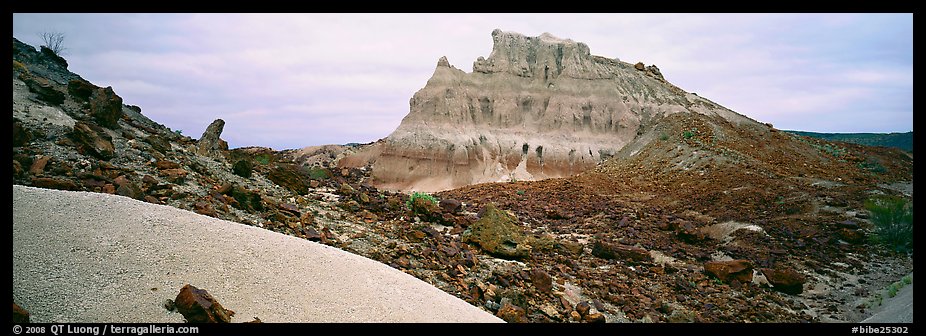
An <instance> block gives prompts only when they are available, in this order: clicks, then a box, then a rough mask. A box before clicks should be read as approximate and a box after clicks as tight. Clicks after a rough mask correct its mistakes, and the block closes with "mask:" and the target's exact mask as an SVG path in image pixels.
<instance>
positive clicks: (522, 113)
mask: <svg viewBox="0 0 926 336" xmlns="http://www.w3.org/2000/svg"><path fill="white" fill-rule="evenodd" d="M492 38H493V41H494V46H493V50H492V53H491V54H490V55H489V57H488V58H487V59H484V58H482V57H480V58H479V59H478V60H476V62H475V63H474V64H473V72H472V73H466V72H464V71H462V70H459V69H457V68H455V67H453V66H452V65H450V63H449V62H448V61H447V59H446V58H441V59H440V60H439V61H438V63H437V68H436V69H435V70H434V74H433V76H432V77H431V79H430V80H428V83H427V85H425V87H424V88H422V89H421V90H419V91H418V92H417V93H415V95H414V96H413V97H412V98H411V100H410V102H409V105H410V112H409V114H408V115H407V116H406V117H405V118H404V119H403V120H402V123H401V125H399V127H398V128H397V129H396V130H395V131H394V132H393V133H392V134H391V135H389V136H388V137H387V138H386V139H385V140H384V141H383V142H382V143H380V144H377V145H376V147H377V148H374V149H372V150H371V151H375V152H378V153H379V154H378V155H377V156H376V157H375V159H374V160H375V163H374V164H373V184H374V185H376V186H378V187H381V188H387V189H398V190H419V191H429V192H430V191H439V190H446V189H451V188H456V187H460V186H464V185H469V184H475V183H483V182H497V181H510V180H538V179H545V178H551V177H563V176H568V175H573V174H576V173H579V172H581V171H584V170H587V169H589V168H592V167H594V166H595V165H597V164H598V163H599V162H601V161H603V160H606V159H607V158H609V157H611V156H613V155H615V154H616V153H617V152H618V151H619V150H621V149H622V148H623V147H624V146H625V145H627V144H628V143H630V142H631V141H632V140H634V139H635V138H636V137H638V136H639V135H642V134H644V133H645V131H646V130H647V129H648V128H649V127H651V126H652V125H654V124H655V123H656V122H658V120H659V119H661V118H662V117H664V116H666V115H670V114H673V113H679V112H697V113H703V114H717V115H720V116H722V117H724V118H725V119H727V120H729V121H731V122H734V123H736V124H742V123H749V124H753V125H761V124H758V123H756V122H755V121H752V120H750V119H748V118H746V117H743V116H741V115H739V114H736V113H734V112H732V111H730V110H728V109H726V108H723V107H721V106H719V105H717V104H715V103H713V102H711V101H709V100H707V99H704V98H701V97H698V96H696V95H694V94H689V93H686V92H685V91H683V90H681V89H679V88H677V87H675V86H674V85H672V84H670V83H668V82H666V81H665V79H664V78H663V77H662V74H661V73H660V72H659V69H658V68H656V67H655V66H649V67H645V66H642V64H637V65H636V66H635V65H632V64H629V63H625V62H621V61H619V60H615V59H610V58H605V57H600V56H594V55H591V54H590V52H589V48H588V46H587V45H585V44H584V43H578V42H575V41H572V40H569V39H560V38H556V37H553V36H552V35H549V34H546V33H544V34H542V35H540V36H538V37H526V36H523V35H520V34H518V33H511V32H502V31H500V30H497V29H496V30H495V31H493V32H492ZM763 126H764V125H763ZM350 161H351V160H346V161H345V162H350ZM354 161H358V160H354Z"/></svg>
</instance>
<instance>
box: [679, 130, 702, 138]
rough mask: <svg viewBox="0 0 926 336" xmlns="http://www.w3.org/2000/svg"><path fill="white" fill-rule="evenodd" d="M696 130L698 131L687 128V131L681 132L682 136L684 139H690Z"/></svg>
mask: <svg viewBox="0 0 926 336" xmlns="http://www.w3.org/2000/svg"><path fill="white" fill-rule="evenodd" d="M697 131H698V130H696V129H692V130H688V131H685V132H682V137H684V138H685V139H691V138H692V137H694V136H695V134H696V133H697Z"/></svg>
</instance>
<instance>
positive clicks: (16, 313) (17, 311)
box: [13, 302, 29, 323]
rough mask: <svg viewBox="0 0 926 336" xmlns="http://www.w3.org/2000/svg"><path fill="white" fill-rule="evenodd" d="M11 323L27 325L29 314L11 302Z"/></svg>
mask: <svg viewBox="0 0 926 336" xmlns="http://www.w3.org/2000/svg"><path fill="white" fill-rule="evenodd" d="M13 323H29V312H28V311H26V310H25V309H23V308H22V307H20V306H19V305H18V304H16V302H13Z"/></svg>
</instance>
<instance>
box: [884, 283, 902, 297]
mask: <svg viewBox="0 0 926 336" xmlns="http://www.w3.org/2000/svg"><path fill="white" fill-rule="evenodd" d="M899 289H900V286H898V283H896V282H895V283H892V284H891V285H890V286H888V287H887V297H889V298H892V297H895V296H897V290H899Z"/></svg>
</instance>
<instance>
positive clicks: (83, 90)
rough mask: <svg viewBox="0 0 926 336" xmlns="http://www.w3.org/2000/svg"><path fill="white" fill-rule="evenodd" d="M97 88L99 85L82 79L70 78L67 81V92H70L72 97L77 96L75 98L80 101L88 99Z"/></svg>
mask: <svg viewBox="0 0 926 336" xmlns="http://www.w3.org/2000/svg"><path fill="white" fill-rule="evenodd" d="M97 89H99V87H97V86H96V85H93V84H90V82H87V81H85V80H82V79H72V80H71V81H69V82H68V93H69V94H71V96H72V97H74V98H77V99H76V100H80V101H88V100H90V95H92V94H93V92H94V91H96V90H97Z"/></svg>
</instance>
